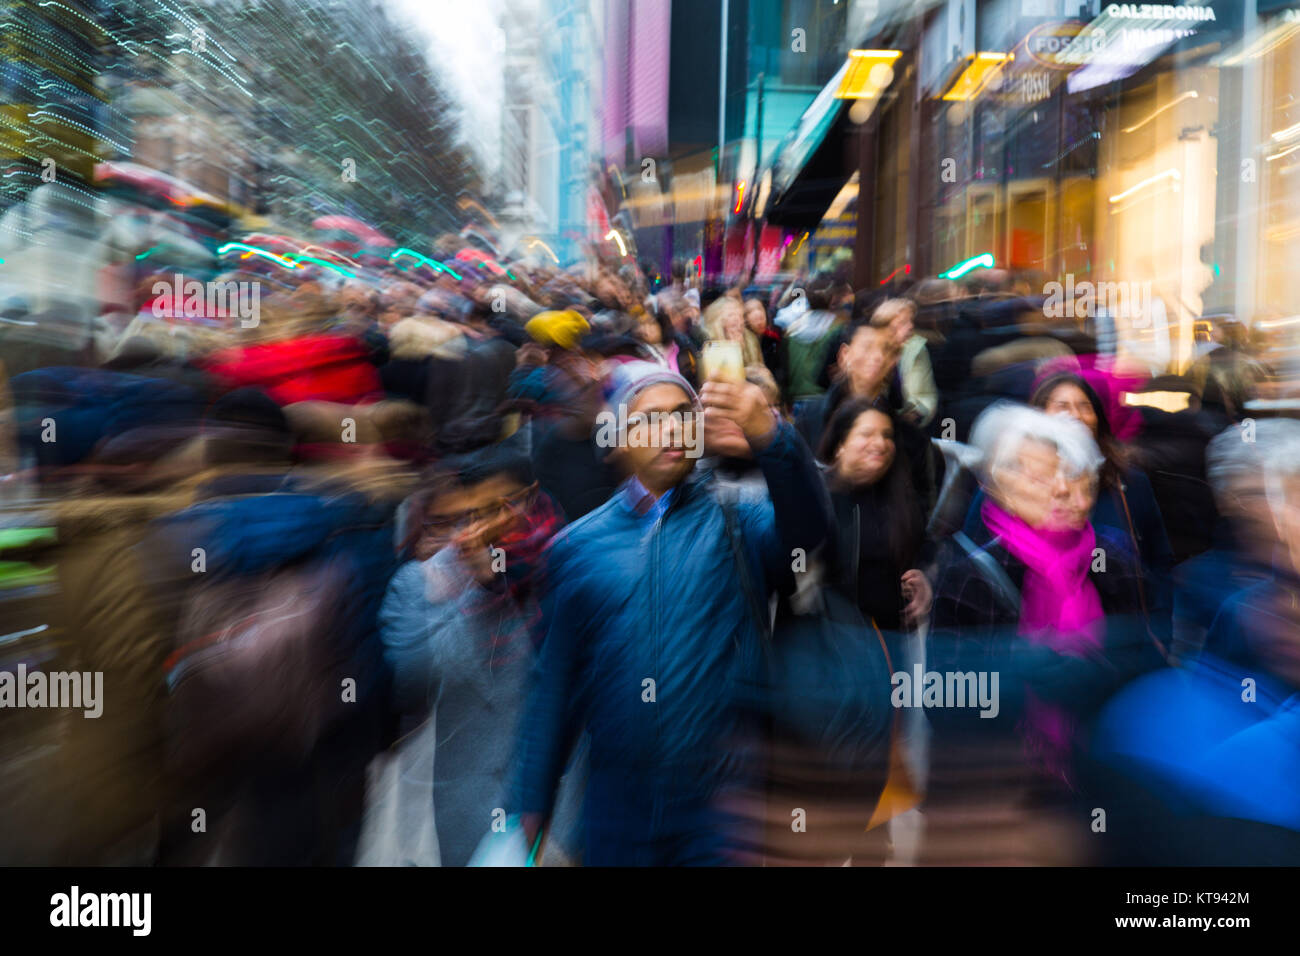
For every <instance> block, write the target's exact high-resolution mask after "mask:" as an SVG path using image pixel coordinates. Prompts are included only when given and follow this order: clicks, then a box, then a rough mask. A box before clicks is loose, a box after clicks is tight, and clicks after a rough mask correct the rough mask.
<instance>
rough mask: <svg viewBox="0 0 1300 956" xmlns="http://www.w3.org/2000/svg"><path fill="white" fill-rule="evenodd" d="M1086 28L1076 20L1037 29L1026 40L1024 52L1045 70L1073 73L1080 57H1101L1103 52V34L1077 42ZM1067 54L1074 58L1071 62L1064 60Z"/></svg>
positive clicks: (1045, 24) (1042, 25) (1104, 34)
mask: <svg viewBox="0 0 1300 956" xmlns="http://www.w3.org/2000/svg"><path fill="white" fill-rule="evenodd" d="M1087 26H1088V25H1087V24H1086V23H1083V22H1081V21H1078V20H1067V21H1064V22H1061V23H1044V24H1041V25H1039V26H1036V27H1034V29H1032V30H1030V31H1029V35H1028V36H1027V37H1025V52H1027V53H1028V54H1029V57H1030V59H1032V60H1033V61H1034V62H1035V63H1037V64H1038V65H1040V66H1045V67H1047V68H1048V69H1052V70H1073V69H1074V68H1075V67H1077V66H1078V65H1079V63H1080V62H1081V60H1080V58H1079V54H1080V53H1082V52H1085V51H1086V52H1090V53H1100V52H1101V51H1102V50H1104V49H1105V48H1106V33H1105V31H1104V30H1095V31H1093V32H1091V33H1089V34H1088V35H1086V36H1083V37H1082V38H1080V34H1081V33H1083V31H1084V30H1085V29H1086V28H1087ZM1067 51H1069V52H1070V53H1071V54H1072V56H1073V57H1074V58H1073V60H1072V61H1067V60H1066V59H1064V58H1063V56H1062V55H1063V54H1065V53H1066V52H1067Z"/></svg>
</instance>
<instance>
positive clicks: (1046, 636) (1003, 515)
mask: <svg viewBox="0 0 1300 956" xmlns="http://www.w3.org/2000/svg"><path fill="white" fill-rule="evenodd" d="M982 514H983V517H984V524H985V525H986V526H987V527H988V529H989V530H990V531H991V532H993V534H995V535H997V537H998V538H999V539H1000V540H1001V542H1002V546H1003V547H1004V548H1006V549H1007V551H1008V552H1009V553H1010V554H1011V555H1012V557H1014V558H1016V559H1017V560H1018V561H1020V562H1022V563H1023V564H1024V565H1025V583H1024V587H1023V588H1022V589H1021V599H1020V634H1021V635H1022V636H1024V637H1025V638H1026V639H1027V640H1029V641H1030V642H1031V643H1034V644H1046V645H1047V646H1048V647H1051V648H1052V649H1053V650H1054V651H1056V652H1057V653H1059V654H1068V655H1071V656H1074V657H1082V656H1083V655H1084V654H1085V653H1086V652H1087V651H1089V650H1096V649H1099V648H1100V647H1101V628H1102V625H1103V611H1102V607H1101V598H1100V597H1099V596H1098V595H1097V588H1096V586H1095V585H1094V584H1093V583H1092V581H1090V580H1089V579H1088V569H1089V567H1090V566H1091V564H1092V551H1093V548H1094V547H1095V546H1096V543H1097V535H1096V532H1095V531H1093V529H1092V525H1087V524H1086V525H1084V526H1083V527H1082V528H1080V529H1078V530H1076V531H1042V530H1038V529H1035V528H1031V527H1030V526H1029V525H1027V524H1026V523H1025V522H1024V521H1023V520H1022V519H1020V518H1018V517H1016V516H1014V515H1011V514H1008V513H1007V512H1006V511H1004V510H1002V509H1001V508H999V507H998V506H997V505H995V504H994V503H993V501H992V499H985V501H984V507H983V510H982ZM1020 730H1021V732H1022V734H1023V735H1024V744H1025V751H1026V755H1027V756H1028V758H1029V760H1030V763H1031V764H1033V765H1034V766H1037V767H1038V768H1039V769H1040V770H1043V771H1045V772H1046V773H1048V774H1049V775H1051V776H1052V777H1057V778H1060V779H1061V780H1062V781H1064V782H1065V784H1066V786H1067V787H1071V788H1072V784H1071V782H1070V770H1069V752H1070V740H1071V738H1072V737H1073V736H1074V719H1073V718H1072V716H1071V715H1070V714H1069V713H1068V712H1067V711H1065V710H1064V709H1062V708H1060V707H1058V706H1056V705H1054V704H1051V703H1048V702H1046V701H1043V700H1041V699H1039V698H1038V697H1037V696H1035V695H1034V693H1033V692H1032V691H1029V690H1026V691H1025V716H1024V721H1023V723H1022V724H1021V726H1020Z"/></svg>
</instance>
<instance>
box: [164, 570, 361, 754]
mask: <svg viewBox="0 0 1300 956" xmlns="http://www.w3.org/2000/svg"><path fill="white" fill-rule="evenodd" d="M348 585H349V582H348V579H347V576H346V574H345V567H344V562H343V561H341V560H340V559H339V558H338V557H333V558H324V559H309V560H307V561H303V562H299V563H295V564H292V565H289V566H287V567H280V568H275V569H273V570H270V571H266V572H263V573H260V574H252V575H239V576H233V577H225V578H217V579H214V580H211V581H206V582H204V583H203V584H201V585H199V587H198V590H197V591H196V592H195V593H194V594H192V595H191V596H190V597H189V598H188V599H187V600H186V602H185V605H184V607H183V609H182V614H181V624H180V628H179V632H178V638H177V647H176V650H175V651H174V652H173V653H172V654H171V655H170V656H169V657H168V659H167V661H166V664H165V673H166V681H167V688H168V692H169V694H170V698H171V699H170V701H169V707H168V717H167V738H168V756H169V758H170V761H171V763H172V765H173V766H174V767H175V769H177V770H178V771H180V772H183V773H192V772H196V771H199V770H204V769H213V768H222V769H229V768H231V766H232V765H241V766H242V765H244V764H246V763H247V762H248V761H249V760H254V759H258V758H267V759H271V760H276V761H295V760H301V759H305V758H306V757H307V756H308V755H309V754H310V753H311V751H312V749H313V747H314V746H315V745H316V743H317V741H318V740H320V738H321V737H322V736H323V735H324V734H325V733H326V732H327V731H328V730H329V729H331V728H332V727H333V726H334V725H335V724H336V723H337V722H338V720H339V719H340V718H342V717H343V716H344V715H345V713H346V708H347V707H348V706H349V704H348V703H346V702H344V700H343V684H342V681H343V679H344V678H345V677H346V676H348V675H347V674H346V673H345V671H346V670H347V661H348V660H349V655H348V654H347V653H346V651H345V649H342V648H339V647H336V646H333V644H334V642H332V641H331V639H330V635H331V632H332V629H334V628H336V627H337V624H338V621H339V619H340V617H341V615H342V612H343V611H344V606H345V605H344V601H345V593H346V590H347V588H348Z"/></svg>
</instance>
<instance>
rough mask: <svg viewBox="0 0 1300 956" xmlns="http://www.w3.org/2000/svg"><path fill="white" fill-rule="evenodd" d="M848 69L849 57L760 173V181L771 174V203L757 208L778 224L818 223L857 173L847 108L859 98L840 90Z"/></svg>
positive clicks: (811, 225) (791, 226) (797, 226)
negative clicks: (850, 153)
mask: <svg viewBox="0 0 1300 956" xmlns="http://www.w3.org/2000/svg"><path fill="white" fill-rule="evenodd" d="M848 69H849V63H848V62H846V63H845V64H844V65H843V66H841V67H840V69H839V71H838V72H837V73H836V74H835V76H833V77H832V78H831V80H830V82H829V83H827V84H826V85H825V86H824V87H823V88H822V90H821V92H820V93H818V94H817V96H816V98H815V99H814V100H813V101H812V103H810V104H809V106H808V108H807V109H806V110H804V112H803V115H802V116H800V117H799V122H798V123H797V124H796V125H795V127H794V128H793V129H792V130H791V131H790V132H789V134H787V136H786V137H785V139H784V140H782V141H781V145H780V146H779V147H777V151H776V155H775V156H774V157H773V158H772V161H771V163H770V164H769V165H768V167H767V168H766V169H765V170H764V173H763V175H762V176H760V177H759V182H760V184H763V183H764V181H765V180H766V179H767V177H768V176H770V177H771V179H770V185H768V186H767V191H768V195H767V197H766V203H763V204H762V207H761V208H756V209H755V210H754V212H755V215H757V216H758V217H760V218H763V219H766V220H767V221H768V222H769V223H771V224H772V225H775V226H782V227H784V228H787V229H796V230H799V229H812V228H814V227H815V226H816V225H817V224H818V223H819V222H821V219H822V216H824V215H825V214H826V210H827V209H828V208H829V207H830V204H831V203H832V202H833V201H834V199H835V197H836V195H838V193H839V191H840V190H841V189H842V188H843V187H844V184H845V182H847V181H848V178H849V176H851V175H852V174H853V171H854V170H853V168H852V164H850V163H846V162H845V156H844V147H845V142H844V140H845V135H846V132H847V130H848V129H849V128H850V124H849V122H848V118H847V113H848V107H849V106H850V105H851V104H852V102H853V101H852V100H847V99H839V98H837V97H836V95H835V94H836V92H837V91H838V90H839V89H840V86H841V84H842V83H843V81H844V76H845V73H846V72H847V70H848ZM762 189H763V186H760V190H762ZM761 200H762V195H761V192H760V202H761Z"/></svg>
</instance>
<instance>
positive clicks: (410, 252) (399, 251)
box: [388, 246, 461, 282]
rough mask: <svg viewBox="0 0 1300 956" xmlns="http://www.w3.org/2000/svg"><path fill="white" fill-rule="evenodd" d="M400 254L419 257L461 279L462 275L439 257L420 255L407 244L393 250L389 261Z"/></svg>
mask: <svg viewBox="0 0 1300 956" xmlns="http://www.w3.org/2000/svg"><path fill="white" fill-rule="evenodd" d="M398 256H410V257H411V258H413V259H419V260H420V261H421V262H423V263H425V264H426V265H430V266H433V267H434V268H435V269H437V270H438V271H439V272H445V273H447V275H449V276H451V277H452V278H453V279H455V280H456V281H457V282H459V281H460V280H461V276H459V275H457V274H456V272H455V271H454V270H452V269H449V268H447V267H446V266H444V265H443V264H442V263H441V262H439V261H438V260H437V259H430V258H429V257H428V256H422V255H420V254H419V253H418V252H416V251H415V250H414V249H407V248H406V247H405V246H403V247H402V248H401V249H396V250H394V251H393V254H392V255H390V256H389V257H388V261H389V262H392V261H393V260H395V259H396V258H397V257H398Z"/></svg>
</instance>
